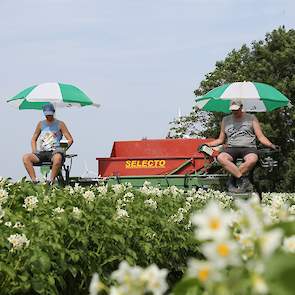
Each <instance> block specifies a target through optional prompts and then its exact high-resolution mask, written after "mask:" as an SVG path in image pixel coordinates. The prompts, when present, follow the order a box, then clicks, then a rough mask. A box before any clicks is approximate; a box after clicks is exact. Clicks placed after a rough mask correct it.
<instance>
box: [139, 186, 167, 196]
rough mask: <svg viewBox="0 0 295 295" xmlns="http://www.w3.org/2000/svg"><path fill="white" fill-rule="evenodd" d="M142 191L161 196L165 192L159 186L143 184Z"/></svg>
mask: <svg viewBox="0 0 295 295" xmlns="http://www.w3.org/2000/svg"><path fill="white" fill-rule="evenodd" d="M139 191H140V192H142V193H143V194H145V195H147V196H158V197H161V196H162V195H163V192H162V190H161V189H159V188H158V187H147V186H143V187H141V188H140V189H139Z"/></svg>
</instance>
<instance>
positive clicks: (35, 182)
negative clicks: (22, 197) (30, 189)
mask: <svg viewBox="0 0 295 295" xmlns="http://www.w3.org/2000/svg"><path fill="white" fill-rule="evenodd" d="M32 182H33V184H38V183H40V181H39V180H38V179H36V180H33V181H32Z"/></svg>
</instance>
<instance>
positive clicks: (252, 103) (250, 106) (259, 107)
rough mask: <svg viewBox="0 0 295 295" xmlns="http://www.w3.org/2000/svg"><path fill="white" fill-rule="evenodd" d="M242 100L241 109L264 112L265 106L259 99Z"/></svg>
mask: <svg viewBox="0 0 295 295" xmlns="http://www.w3.org/2000/svg"><path fill="white" fill-rule="evenodd" d="M242 102H243V110H244V111H246V112H266V107H265V105H264V103H263V101H261V100H258V99H256V100H254V99H253V98H250V99H242Z"/></svg>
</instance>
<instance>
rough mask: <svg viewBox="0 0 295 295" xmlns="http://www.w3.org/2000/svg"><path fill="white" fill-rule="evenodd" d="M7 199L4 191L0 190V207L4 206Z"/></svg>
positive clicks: (6, 193)
mask: <svg viewBox="0 0 295 295" xmlns="http://www.w3.org/2000/svg"><path fill="white" fill-rule="evenodd" d="M7 199H8V192H7V191H6V190H5V189H3V188H0V206H1V204H5V203H6V202H7Z"/></svg>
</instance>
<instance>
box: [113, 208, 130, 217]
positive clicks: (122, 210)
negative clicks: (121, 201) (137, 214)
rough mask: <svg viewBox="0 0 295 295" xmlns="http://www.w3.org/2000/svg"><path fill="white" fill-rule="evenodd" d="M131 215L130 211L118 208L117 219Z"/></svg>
mask: <svg viewBox="0 0 295 295" xmlns="http://www.w3.org/2000/svg"><path fill="white" fill-rule="evenodd" d="M126 217H129V215H128V212H127V211H126V210H124V209H120V208H117V211H116V216H115V219H120V218H126Z"/></svg>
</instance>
